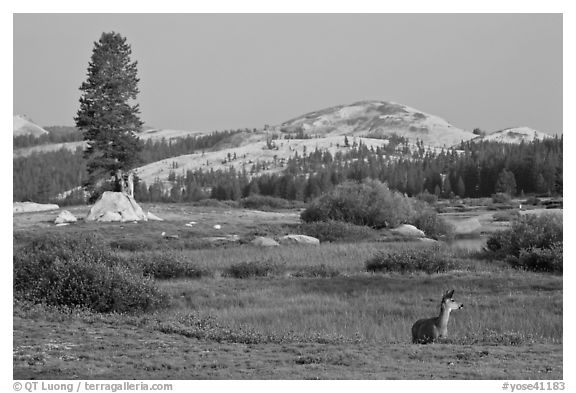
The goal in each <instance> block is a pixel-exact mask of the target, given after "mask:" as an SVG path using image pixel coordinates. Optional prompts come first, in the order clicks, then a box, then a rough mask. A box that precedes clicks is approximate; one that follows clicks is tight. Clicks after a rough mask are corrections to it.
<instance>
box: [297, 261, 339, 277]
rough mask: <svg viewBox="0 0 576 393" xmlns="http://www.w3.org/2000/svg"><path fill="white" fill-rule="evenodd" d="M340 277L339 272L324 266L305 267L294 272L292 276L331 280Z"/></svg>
mask: <svg viewBox="0 0 576 393" xmlns="http://www.w3.org/2000/svg"><path fill="white" fill-rule="evenodd" d="M339 275H340V272H339V271H338V270H337V269H335V268H333V267H330V266H327V265H325V264H323V263H322V264H320V265H314V266H306V267H303V268H302V269H300V270H298V271H296V272H294V273H293V274H292V276H294V277H313V278H318V277H321V278H331V277H337V276H339Z"/></svg>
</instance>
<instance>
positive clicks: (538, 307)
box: [13, 204, 563, 380]
mask: <svg viewBox="0 0 576 393" xmlns="http://www.w3.org/2000/svg"><path fill="white" fill-rule="evenodd" d="M144 209H145V210H150V211H152V212H153V213H154V214H156V215H158V216H160V217H164V218H165V219H166V221H163V222H152V221H150V222H145V223H138V224H133V223H122V224H121V223H109V224H95V223H85V222H83V221H80V222H78V223H77V224H74V225H70V226H65V227H55V226H53V225H52V224H50V221H51V220H53V218H54V217H55V216H56V215H57V213H55V212H39V213H26V214H20V215H15V216H14V235H15V236H14V239H15V240H14V247H15V249H18V248H19V247H21V246H22V244H24V243H25V242H26V241H28V240H29V239H31V238H34V237H35V236H40V235H43V234H50V233H68V234H69V235H71V236H75V235H74V234H79V233H96V234H97V235H98V236H100V237H101V238H102V239H103V241H104V242H110V243H112V242H116V243H115V244H116V247H115V248H112V249H111V250H112V251H110V252H111V253H113V255H115V256H116V257H118V258H119V259H118V260H119V261H125V262H122V263H126V264H128V265H130V264H132V265H130V266H133V265H134V264H149V265H150V266H152V268H151V270H150V271H151V272H152V273H150V274H152V275H153V276H154V277H153V280H152V282H153V285H154V286H155V287H156V288H157V289H158V290H159V292H160V293H161V294H162V295H163V296H164V303H163V306H161V307H157V308H155V309H151V310H147V311H139V312H121V313H117V312H114V313H101V312H94V311H91V310H89V309H86V308H81V307H59V306H54V305H49V304H45V303H37V302H34V301H30V300H26V299H16V300H15V301H14V352H13V353H14V357H13V361H14V363H13V364H14V369H13V377H14V378H15V379H73V378H80V379H132V378H134V379H341V378H344V379H432V378H441V379H539V380H542V379H561V378H562V376H563V368H562V342H563V341H562V333H563V332H562V309H563V302H562V294H563V281H562V276H561V275H559V274H550V273H536V272H528V271H523V270H518V269H513V268H511V267H510V266H508V265H507V264H505V263H503V262H500V261H493V260H490V259H487V258H485V257H484V256H482V255H481V253H478V252H470V251H466V250H457V249H448V248H442V247H441V248H440V249H439V248H438V246H436V245H432V246H431V245H429V244H426V243H424V242H387V241H382V240H383V239H384V238H385V236H384V234H383V233H380V234H379V235H376V236H375V237H373V238H370V239H369V241H365V242H362V241H353V242H351V241H342V242H332V243H329V242H325V243H322V244H321V245H320V246H302V245H282V246H279V247H274V248H259V247H255V246H253V245H251V244H250V243H249V239H251V238H253V237H254V236H259V235H269V236H272V237H273V236H279V235H281V234H283V233H293V232H291V231H294V230H297V229H298V225H299V219H298V212H297V211H294V210H285V211H277V212H261V211H256V210H246V209H231V208H227V207H223V206H219V207H214V206H189V205H178V204H172V205H170V204H167V205H150V206H144ZM69 210H71V211H73V212H74V213H75V214H77V215H78V216H81V214H82V213H83V212H84V211H85V210H87V208H86V207H77V208H73V209H69ZM482 214H486V212H482ZM191 220H194V221H195V222H196V224H195V225H193V226H185V224H186V223H189V222H190V221H191ZM215 224H220V225H221V226H222V229H220V230H216V229H215V228H214V225H215ZM161 232H165V233H168V234H173V235H175V236H178V237H177V238H175V237H174V238H165V237H162V236H160V233H161ZM232 235H237V236H238V237H239V238H240V241H234V242H229V241H221V242H218V241H217V242H204V241H203V240H202V239H205V238H209V237H227V236H232ZM379 236H381V237H382V239H380V238H379ZM438 250H440V251H438ZM403 252H410V253H412V252H416V253H418V252H422V253H438V255H439V258H441V259H442V261H448V262H449V263H448V262H447V263H448V264H447V265H446V266H447V267H446V268H445V269H443V270H441V271H438V272H433V273H426V272H422V271H413V272H403V273H400V272H394V271H392V272H378V271H377V272H370V271H368V270H367V268H366V262H367V261H368V260H370V259H371V258H373V257H374V256H375V255H379V253H403ZM160 265H161V268H162V269H164V270H161V268H160V267H159V266H160ZM442 266H444V265H442ZM154 269H156V270H154ZM447 289H455V295H454V298H455V300H456V301H458V302H460V303H463V304H464V308H463V309H462V310H458V311H454V312H453V313H452V315H451V318H450V323H449V326H448V333H449V337H448V338H446V339H444V340H443V341H442V342H439V343H435V344H431V345H418V344H412V343H411V336H410V328H411V326H412V324H413V323H414V322H415V321H416V320H417V319H420V318H424V317H432V316H436V315H437V314H438V312H439V303H440V298H441V296H442V294H443V293H444V291H446V290H447Z"/></svg>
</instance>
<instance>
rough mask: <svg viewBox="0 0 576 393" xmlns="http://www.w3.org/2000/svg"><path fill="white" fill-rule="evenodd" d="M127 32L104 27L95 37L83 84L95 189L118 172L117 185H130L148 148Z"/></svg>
mask: <svg viewBox="0 0 576 393" xmlns="http://www.w3.org/2000/svg"><path fill="white" fill-rule="evenodd" d="M131 53H132V50H131V47H130V45H128V44H127V43H126V38H124V37H122V36H121V35H120V34H118V33H114V32H111V33H103V34H102V36H101V37H100V40H99V41H98V42H95V43H94V49H93V51H92V57H91V59H90V63H89V66H88V78H87V80H86V81H85V82H83V83H82V85H81V87H80V90H81V91H82V96H81V98H80V109H79V110H78V113H77V117H76V118H75V121H76V127H78V128H79V129H80V130H81V131H82V132H83V133H84V140H85V141H87V142H88V147H87V148H86V150H85V151H84V158H85V159H86V160H87V165H86V166H87V170H88V181H87V182H86V184H85V185H86V186H87V188H88V189H89V190H90V191H94V190H95V188H98V186H99V184H101V182H102V181H106V180H107V179H109V178H110V177H111V176H114V184H113V188H114V189H115V190H116V191H125V187H126V186H127V184H126V181H127V180H126V179H127V176H129V175H130V171H131V170H132V169H133V168H134V167H135V166H136V165H137V164H138V162H139V152H140V150H141V149H142V147H141V143H140V141H139V139H138V137H137V136H136V133H137V132H139V131H140V130H141V127H142V121H140V118H139V117H138V114H139V112H140V111H139V107H138V104H134V103H133V101H134V100H135V99H136V95H137V94H138V92H139V91H138V86H137V85H138V81H139V79H138V78H137V69H136V65H137V62H136V61H131V60H130V54H131Z"/></svg>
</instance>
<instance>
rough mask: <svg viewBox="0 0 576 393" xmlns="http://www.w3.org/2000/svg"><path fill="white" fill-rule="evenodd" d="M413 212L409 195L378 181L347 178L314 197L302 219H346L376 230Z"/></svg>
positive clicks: (404, 218) (308, 220)
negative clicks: (354, 180) (358, 181)
mask: <svg viewBox="0 0 576 393" xmlns="http://www.w3.org/2000/svg"><path fill="white" fill-rule="evenodd" d="M412 214H413V209H412V204H411V201H410V199H409V198H407V197H405V196H403V195H402V194H400V193H399V192H396V191H391V190H390V189H389V188H388V186H387V185H386V184H384V183H381V182H379V181H378V180H371V179H367V180H365V181H363V182H362V183H356V182H351V181H347V182H344V183H342V184H340V185H338V186H337V187H336V188H334V190H332V191H331V192H329V193H327V194H324V195H322V196H320V197H319V198H317V199H315V200H313V201H312V202H311V203H310V204H309V206H308V207H307V208H306V209H305V210H304V211H303V212H302V214H301V215H300V217H301V218H302V220H303V221H304V222H315V221H328V220H336V221H346V222H349V223H352V224H356V225H367V226H370V227H373V228H376V229H379V228H386V227H395V226H398V225H399V224H402V223H405V222H408V220H409V218H410V216H411V215H412Z"/></svg>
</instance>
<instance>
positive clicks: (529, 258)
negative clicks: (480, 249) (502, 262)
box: [486, 214, 563, 272]
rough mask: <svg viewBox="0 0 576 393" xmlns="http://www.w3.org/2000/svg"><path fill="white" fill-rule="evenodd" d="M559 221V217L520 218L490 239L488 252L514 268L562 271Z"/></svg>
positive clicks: (552, 215) (555, 215)
mask: <svg viewBox="0 0 576 393" xmlns="http://www.w3.org/2000/svg"><path fill="white" fill-rule="evenodd" d="M562 221H563V220H562V216H561V215H559V214H543V215H540V216H537V215H525V216H521V217H520V218H518V219H517V220H515V221H514V222H513V224H512V227H511V228H510V229H509V230H506V231H502V232H498V233H495V234H493V235H492V236H490V238H489V239H488V241H487V243H486V246H487V249H488V252H489V254H490V255H491V256H493V257H496V258H503V259H504V258H505V259H506V261H507V262H509V263H510V264H511V265H512V266H514V267H519V268H524V269H527V270H534V271H548V272H562V246H563V244H562V234H563V230H562Z"/></svg>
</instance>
